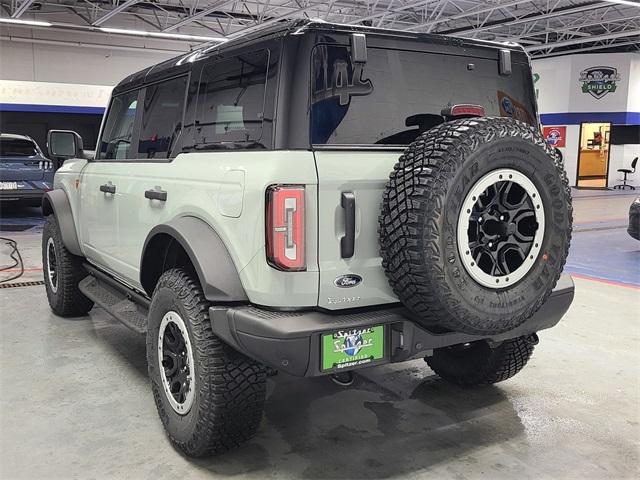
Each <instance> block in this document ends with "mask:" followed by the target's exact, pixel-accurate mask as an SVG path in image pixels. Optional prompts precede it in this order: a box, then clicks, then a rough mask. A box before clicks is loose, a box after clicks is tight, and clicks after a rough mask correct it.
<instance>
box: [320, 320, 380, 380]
mask: <svg viewBox="0 0 640 480" xmlns="http://www.w3.org/2000/svg"><path fill="white" fill-rule="evenodd" d="M384 337H385V335H384V325H378V326H376V327H362V328H353V329H349V330H338V331H337V332H332V333H325V334H323V335H322V370H323V371H327V370H340V369H343V368H354V367H359V366H362V365H366V364H368V363H372V362H375V361H376V360H382V359H383V358H384V352H385V350H384Z"/></svg>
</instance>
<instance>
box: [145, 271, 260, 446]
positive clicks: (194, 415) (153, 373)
mask: <svg viewBox="0 0 640 480" xmlns="http://www.w3.org/2000/svg"><path fill="white" fill-rule="evenodd" d="M148 319H149V320H148V322H149V325H148V330H147V363H148V368H149V378H150V379H151V388H152V390H153V397H154V399H155V403H156V407H157V408H158V414H159V415H160V419H161V420H162V424H163V425H164V428H165V431H166V433H167V436H168V437H169V440H170V441H171V443H173V445H174V446H175V447H176V448H178V449H179V450H182V451H183V452H184V453H185V454H186V455H188V456H191V457H202V456H206V455H210V454H214V453H222V452H225V451H228V450H232V449H234V448H236V447H238V446H239V445H240V444H242V443H243V442H245V441H247V440H248V439H250V438H251V437H252V436H253V435H254V434H255V432H256V431H257V429H258V427H259V425H260V421H261V419H262V412H263V409H264V401H265V395H266V368H265V367H264V365H262V364H259V363H257V362H255V361H253V360H251V359H249V358H247V357H246V356H244V355H242V354H241V353H239V352H237V351H236V350H234V349H233V348H231V347H230V346H228V345H227V344H225V343H223V342H222V341H221V340H220V339H219V338H218V337H216V336H215V335H214V334H213V332H212V329H211V320H210V319H209V302H207V300H206V299H205V298H204V294H203V292H202V288H201V286H200V283H199V282H198V280H197V277H196V276H195V275H194V274H193V273H191V272H188V271H186V270H183V269H172V270H168V271H167V272H165V273H164V274H163V275H162V276H161V277H160V280H159V281H158V284H157V286H156V288H155V291H154V293H153V297H152V301H151V306H150V308H149V316H148ZM172 324H173V325H172ZM170 329H173V333H171V331H170ZM167 332H169V333H167ZM180 337H182V338H180ZM174 345H178V347H177V348H174V347H173V346H174ZM160 355H162V359H161V358H160ZM185 367H186V368H185ZM183 369H184V370H183ZM182 371H184V373H181V372H182ZM183 384H184V388H183V387H181V385H183Z"/></svg>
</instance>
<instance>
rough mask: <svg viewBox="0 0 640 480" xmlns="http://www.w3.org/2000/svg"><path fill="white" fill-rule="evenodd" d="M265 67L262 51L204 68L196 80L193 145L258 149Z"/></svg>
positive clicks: (265, 78)
mask: <svg viewBox="0 0 640 480" xmlns="http://www.w3.org/2000/svg"><path fill="white" fill-rule="evenodd" d="M268 67H269V52H268V51H266V50H263V51H260V52H256V53H251V54H246V55H240V56H238V57H235V58H232V59H228V60H222V61H220V62H217V63H213V64H209V65H205V66H204V68H203V70H202V75H201V77H200V87H199V89H198V102H197V109H196V123H195V143H196V145H203V144H212V143H222V142H230V143H239V144H250V145H255V146H257V147H259V142H260V139H261V138H262V126H263V121H264V110H265V85H266V82H267V72H268V69H269V68H268Z"/></svg>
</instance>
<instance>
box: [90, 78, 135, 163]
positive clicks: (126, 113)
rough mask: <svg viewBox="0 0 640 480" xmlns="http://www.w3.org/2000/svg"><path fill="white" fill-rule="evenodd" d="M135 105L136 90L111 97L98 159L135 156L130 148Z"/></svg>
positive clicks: (119, 158) (120, 158)
mask: <svg viewBox="0 0 640 480" xmlns="http://www.w3.org/2000/svg"><path fill="white" fill-rule="evenodd" d="M137 106H138V91H137V90H136V91H132V92H127V93H123V94H121V95H118V96H115V97H113V99H112V100H111V105H110V107H109V113H107V121H106V123H105V125H104V131H103V132H102V139H101V141H100V155H99V158H100V159H102V160H123V159H125V158H132V157H135V152H130V150H131V137H132V136H133V126H134V124H135V119H136V110H137Z"/></svg>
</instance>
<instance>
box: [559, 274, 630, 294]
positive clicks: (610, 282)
mask: <svg viewBox="0 0 640 480" xmlns="http://www.w3.org/2000/svg"><path fill="white" fill-rule="evenodd" d="M570 274H571V276H572V277H573V278H580V279H582V280H591V281H592V282H600V283H606V284H607V285H613V286H614V287H626V288H631V289H632V290H640V285H634V284H632V283H624V282H618V281H616V280H607V279H606V278H598V277H590V276H589V275H581V274H579V273H573V272H570Z"/></svg>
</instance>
